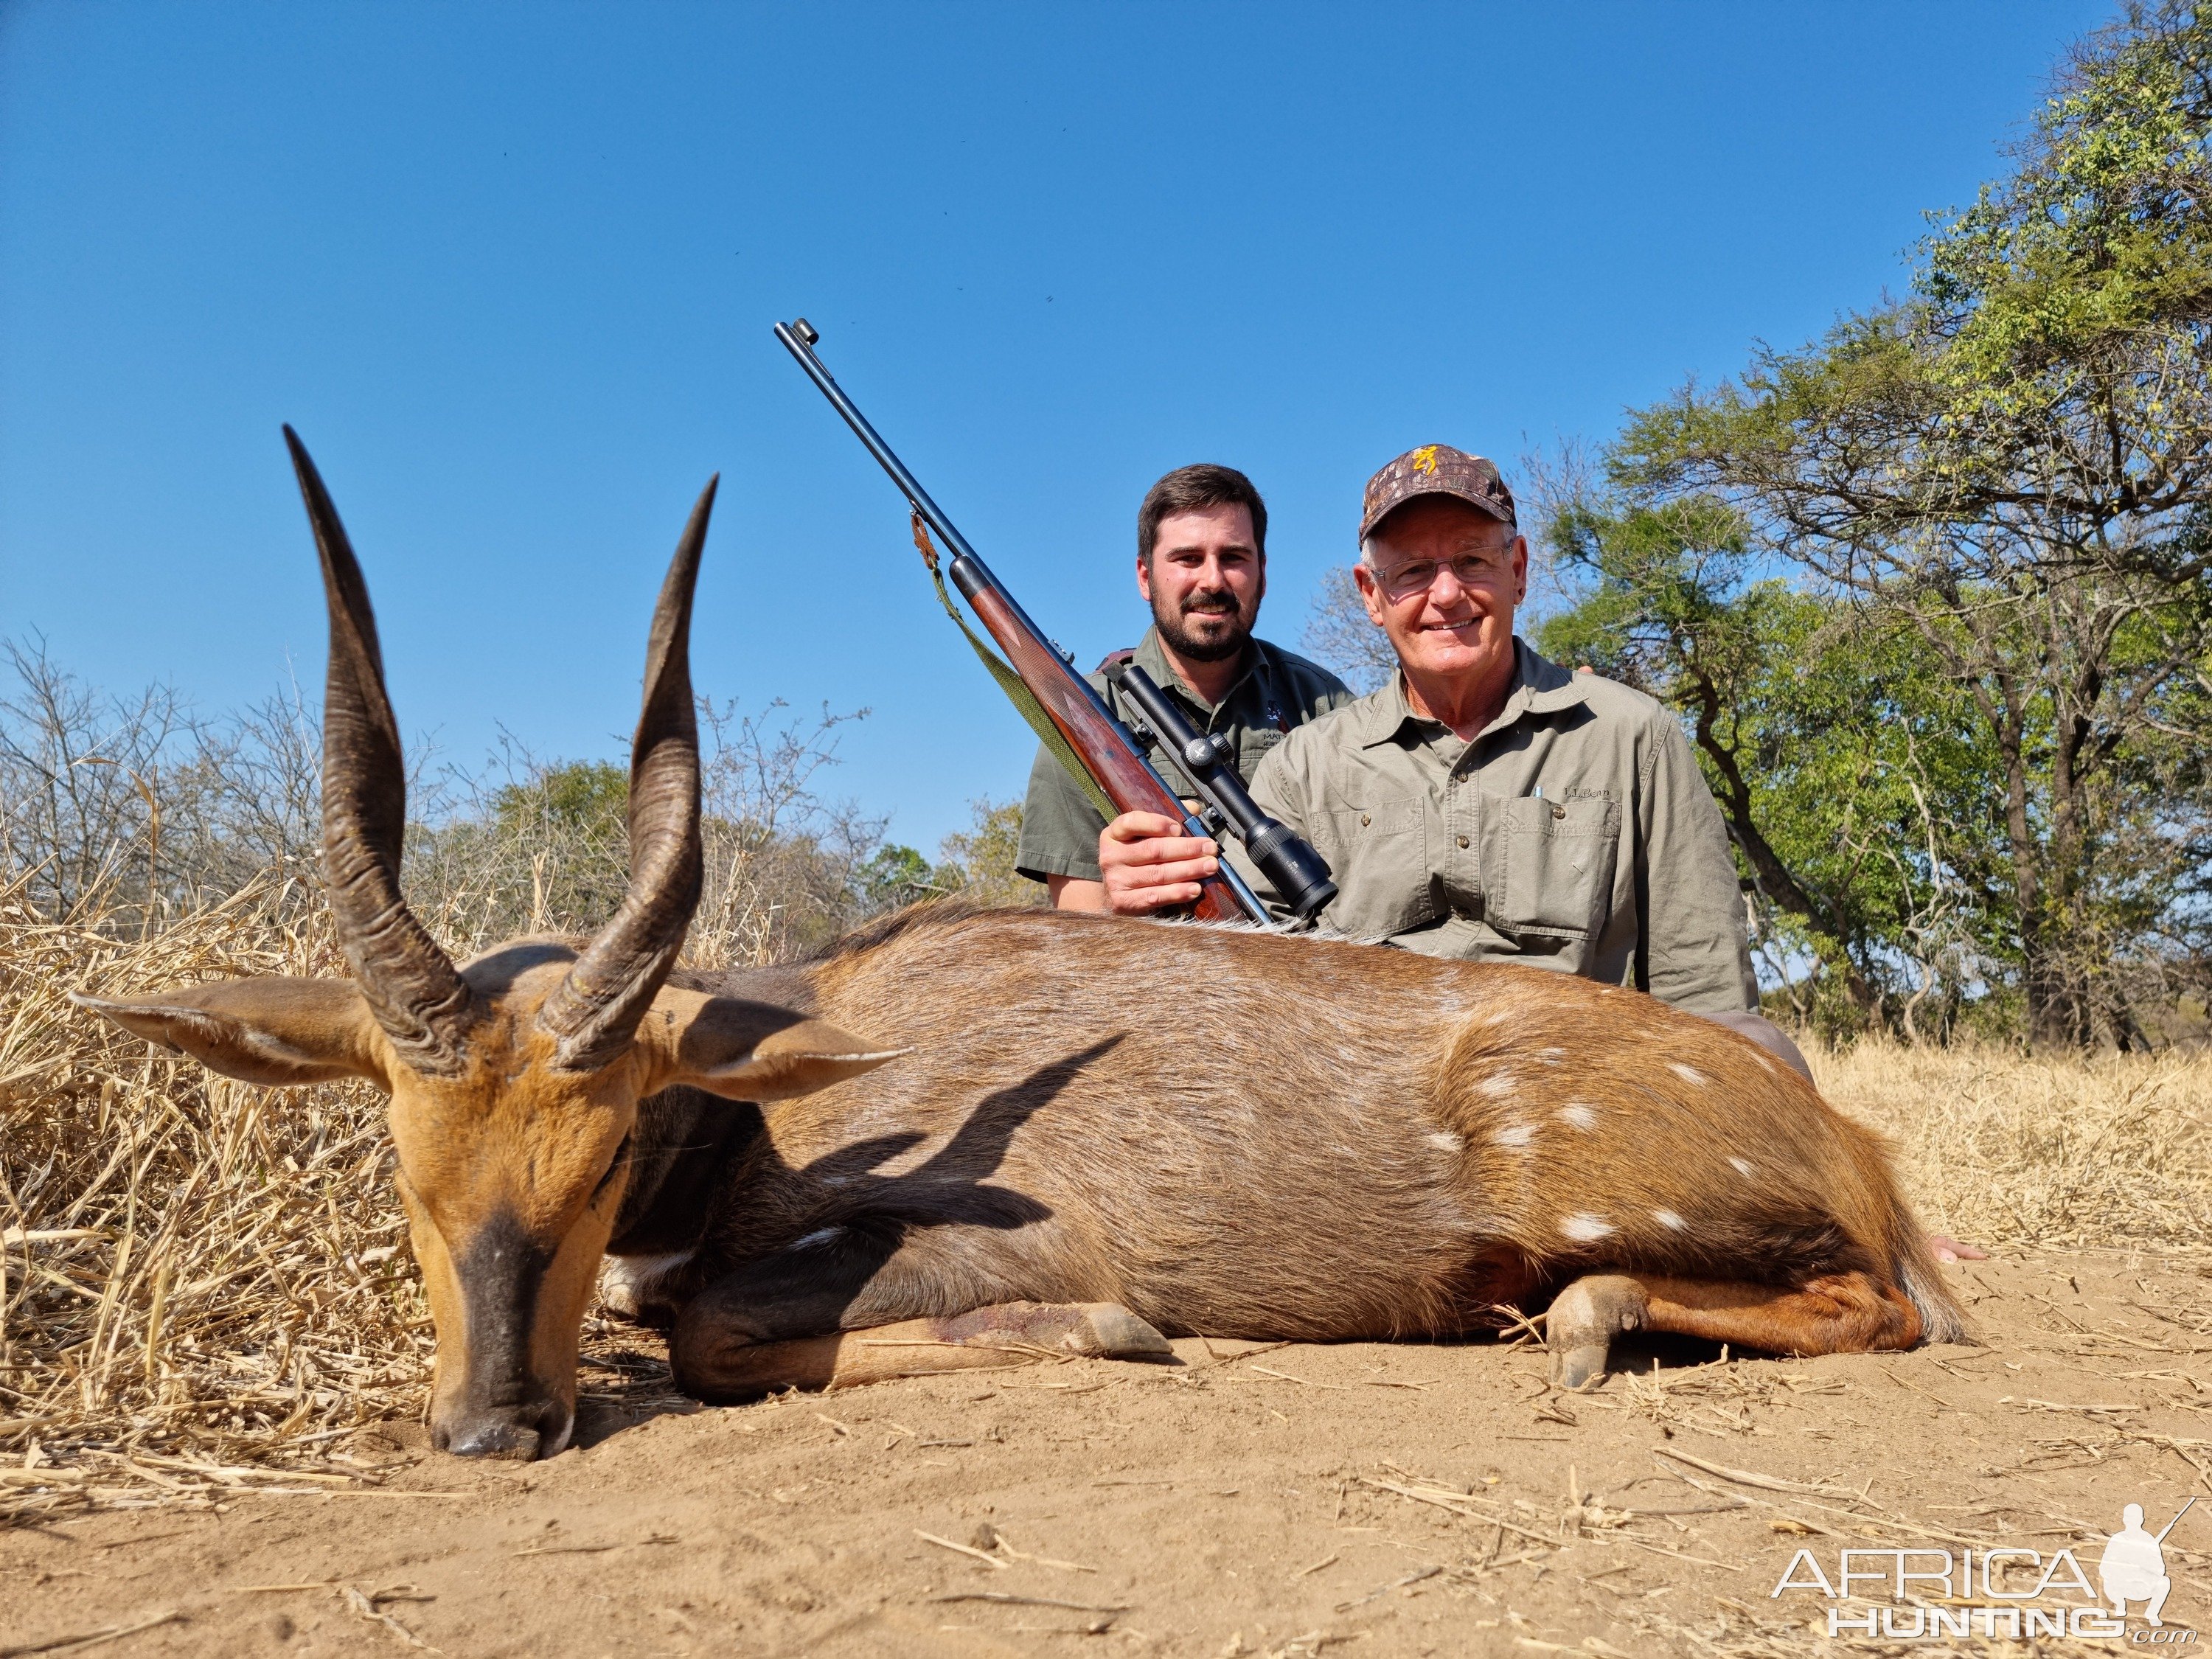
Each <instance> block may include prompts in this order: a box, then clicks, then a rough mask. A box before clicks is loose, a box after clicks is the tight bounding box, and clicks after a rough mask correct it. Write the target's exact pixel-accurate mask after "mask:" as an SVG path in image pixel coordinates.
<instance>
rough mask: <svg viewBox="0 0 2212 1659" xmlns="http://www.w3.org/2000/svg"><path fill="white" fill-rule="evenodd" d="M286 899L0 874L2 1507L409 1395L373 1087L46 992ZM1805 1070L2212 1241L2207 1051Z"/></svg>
mask: <svg viewBox="0 0 2212 1659" xmlns="http://www.w3.org/2000/svg"><path fill="white" fill-rule="evenodd" d="M280 896H281V895H280V894H278V893H277V892H276V891H275V890H271V889H270V888H267V887H263V886H256V887H252V888H249V889H248V890H246V892H244V893H242V894H240V895H239V896H236V897H234V898H233V899H232V900H230V901H228V902H226V903H223V904H222V905H219V906H216V907H213V908H209V909H207V910H204V911H203V912H200V913H197V914H195V915H188V916H185V917H183V918H181V919H179V920H176V921H173V923H172V924H171V925H170V926H168V927H166V928H165V929H163V930H162V931H161V932H159V933H155V934H154V935H153V936H152V937H150V938H149V939H145V940H143V941H119V940H118V939H115V938H113V937H111V936H110V935H109V934H107V933H103V932H101V931H99V930H96V929H88V928H85V927H71V926H68V925H64V924H60V923H56V922H53V921H48V920H46V919H45V918H43V917H41V916H40V915H38V914H36V913H35V912H33V910H32V909H31V908H29V907H28V906H27V903H26V902H24V896H23V895H22V893H21V891H20V890H0V1522H4V1521H5V1520H6V1519H7V1518H9V1517H10V1516H15V1517H17V1518H35V1517H37V1516H41V1515H50V1514H52V1513H55V1512H58V1511H67V1510H73V1509H79V1508H82V1507H85V1506H88V1505H94V1504H136V1503H148V1502H165V1503H174V1502H179V1501H184V1502H195V1503H208V1502H211V1501H215V1500H216V1498H220V1496H221V1495H222V1492H225V1491H226V1490H228V1489H232V1488H234V1487H236V1486H240V1485H241V1484H255V1485H266V1484H274V1485H279V1486H281V1485H283V1484H286V1483H288V1482H290V1483H299V1482H302V1481H309V1482H312V1481H316V1480H320V1481H325V1482H327V1481H329V1480H333V1479H337V1478H343V1479H346V1480H353V1479H357V1478H364V1477H365V1476H366V1475H367V1474H368V1466H367V1465H365V1464H362V1463H356V1462H352V1460H351V1458H350V1457H349V1455H348V1453H347V1450H346V1447H347V1443H348V1439H349V1436H350V1434H351V1433H352V1432H353V1431H356V1429H359V1428H360V1427H362V1426H363V1425H369V1424H373V1423H375V1422H378V1421H381V1420H385V1419H391V1418H394V1417H400V1418H407V1417H415V1416H417V1415H419V1413H420V1412H421V1411H422V1406H423V1402H424V1399H425V1395H426V1393H427V1379H428V1361H429V1358H430V1351H431V1335H430V1328H429V1323H428V1317H427V1315H426V1313H425V1311H424V1310H423V1305H422V1298H421V1295H420V1291H419V1289H418V1287H417V1283H416V1276H415V1273H414V1271H413V1266H412V1261H411V1257H410V1253H409V1250H408V1245H407V1239H406V1233H405V1229H404V1225H403V1223H402V1218H401V1216H400V1212H399V1208H398V1201H397V1200H396V1198H395V1196H394V1194H393V1193H392V1184H391V1170H390V1160H391V1153H390V1147H389V1144H388V1141H387V1139H386V1134H385V1129H384V1119H383V1111H382V1103H381V1100H380V1097H378V1096H377V1095H376V1094H375V1093H374V1091H372V1090H370V1089H369V1088H368V1087H367V1086H366V1085H332V1086H326V1087H318V1088H313V1089H307V1090H300V1091H267V1090H261V1089H256V1088H251V1087H247V1086H246V1085H238V1084H233V1083H228V1082H226V1081H224V1080H222V1079H218V1078H214V1077H212V1076H210V1075H209V1074H208V1073H206V1072H204V1070H202V1069H201V1068H200V1067H199V1066H196V1065H193V1064H191V1063H190V1062H187V1061H185V1060H181V1059H179V1057H176V1056H173V1055H168V1054H159V1053H155V1052H154V1051H152V1050H150V1049H149V1048H148V1047H147V1045H145V1044H143V1043H142V1042H137V1041H136V1040H134V1039H131V1038H129V1037H126V1036H124V1035H123V1034H121V1033H120V1032H118V1031H116V1030H114V1029H113V1028H112V1027H110V1026H108V1025H107V1024H105V1023H104V1022H102V1021H100V1020H98V1019H96V1018H92V1017H90V1016H88V1015H85V1014H82V1013H81V1012H78V1011H76V1009H74V1008H72V1007H71V1006H70V1005H69V1003H68V1002H67V1000H66V994H67V992H68V991H70V989H72V988H76V987H84V988H88V989H94V990H100V991H109V992H117V991H125V990H130V989H134V988H143V987H155V986H161V985H173V984H177V983H179V982H184V981H193V980H199V979H205V978H210V977H216V976H221V975H231V974H242V973H272V972H281V973H304V974H326V975H327V974H336V973H339V972H342V971H343V969H342V968H341V966H340V963H339V961H338V957H337V951H336V949H335V947H334V945H333V944H332V941H331V939H330V937H329V934H328V930H327V924H326V923H325V921H323V920H322V919H321V916H320V914H319V910H318V911H316V912H315V913H314V919H313V920H312V921H294V922H289V923H287V922H284V921H281V920H280V918H281V917H282V916H283V915H285V914H287V911H288V909H289V912H290V913H291V914H294V915H297V914H299V911H300V907H298V906H297V905H292V906H289V907H288V906H285V905H283V904H280V903H279V902H277V901H278V899H279V898H280ZM1815 1064H1816V1066H1817V1068H1818V1069H1819V1071H1820V1073H1821V1078H1822V1082H1823V1085H1824V1086H1825V1087H1826V1089H1827V1091H1829V1094H1830V1096H1831V1097H1832V1099H1834V1100H1835V1101H1836V1102H1837V1103H1838V1104H1839V1105H1841V1106H1843V1107H1844V1108H1845V1109H1848V1110H1850V1111H1853V1112H1855V1113H1857V1114H1858V1115H1861V1116H1863V1117H1864V1118H1866V1119H1868V1120H1869V1121H1873V1122H1875V1123H1878V1124H1880V1125H1881V1126H1882V1127H1885V1128H1887V1129H1888V1130H1889V1131H1890V1132H1891V1133H1893V1134H1895V1135H1896V1136H1897V1137H1898V1138H1899V1143H1900V1150H1901V1152H1902V1155H1903V1158H1904V1160H1905V1166H1906V1170H1907V1176H1908V1179H1909V1181H1910V1182H1911V1184H1912V1186H1913V1188H1914V1189H1915V1191H1916V1193H1917V1196H1918V1200H1919V1203H1920V1205H1921V1207H1922V1210H1923V1214H1924V1216H1925V1217H1926V1218H1927V1219H1928V1220H1929V1223H1930V1225H1935V1226H1937V1227H1941V1228H1942V1229H1944V1230H1945V1231H1951V1232H1954V1233H1955V1234H1957V1235H1959V1236H1960V1237H1968V1238H1973V1239H1977V1240H1978V1241H1980V1242H1982V1243H1987V1244H1990V1245H1993V1246H1996V1247H2001V1248H2002V1247H2006V1246H2054V1245H2055V1246H2074V1245H2099V1244H2127V1245H2156V1246H2160V1247H2163V1248H2167V1249H2187V1250H2191V1251H2194V1250H2199V1249H2208V1248H2212V1058H2206V1057H2203V1056H2201V1055H2193V1054H2192V1055H2184V1054H2164V1055H2158V1056H2150V1057H2106V1058H2100V1059H2093V1060H2030V1059H2025V1058H2021V1057H2018V1056H2015V1055H2012V1054H2005V1053H2002V1052H2000V1051H1997V1050H1994V1049H1968V1050H1954V1051H1950V1052H1942V1051H1924V1050H1912V1049H1904V1048H1893V1047H1888V1046H1885V1045H1878V1044H1867V1045H1863V1046H1861V1047H1860V1048H1857V1049H1854V1050H1851V1051H1849V1052H1847V1053H1844V1054H1831V1055H1825V1056H1821V1057H1819V1058H1818V1059H1817V1060H1816V1061H1815ZM602 1358H608V1359H609V1362H610V1365H611V1370H613V1372H615V1373H616V1374H617V1378H616V1380H617V1381H618V1382H619V1381H621V1380H622V1374H624V1373H627V1372H634V1371H639V1370H641V1368H640V1367H639V1366H638V1365H636V1364H625V1363H623V1358H622V1357H610V1356H602ZM629 1380H630V1381H631V1382H633V1383H635V1384H637V1385H639V1386H646V1385H648V1384H650V1383H653V1379H652V1378H650V1377H647V1376H642V1375H640V1376H635V1377H634V1378H630V1379H629Z"/></svg>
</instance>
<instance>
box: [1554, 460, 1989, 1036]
mask: <svg viewBox="0 0 2212 1659" xmlns="http://www.w3.org/2000/svg"><path fill="white" fill-rule="evenodd" d="M1546 539H1547V543H1548V544H1549V547H1550V550H1551V551H1552V552H1553V555H1554V556H1555V557H1556V558H1558V560H1559V562H1560V565H1561V567H1562V568H1563V570H1564V571H1565V572H1566V573H1567V574H1570V575H1571V577H1573V578H1574V579H1576V580H1577V581H1578V583H1579V584H1580V589H1579V592H1578V595H1577V603H1575V604H1574V605H1571V607H1570V608H1568V609H1566V610H1565V611H1561V612H1560V613H1559V614H1558V615H1556V616H1554V617H1552V618H1550V619H1549V620H1548V621H1547V622H1546V623H1544V624H1543V626H1542V628H1541V630H1540V632H1539V635H1538V644H1539V647H1540V648H1541V649H1542V650H1543V652H1544V653H1545V654H1546V655H1547V656H1550V657H1553V659H1557V660H1560V661H1567V662H1576V663H1587V664H1589V665H1591V666H1592V667H1594V668H1595V670H1596V671H1598V672H1600V673H1601V674H1604V675H1606V676H1607V677H1608V678H1613V679H1618V680H1621V681H1623V682H1625V683H1626V684H1631V685H1633V686H1636V687H1637V688H1638V689H1639V690H1644V691H1645V692H1647V693H1649V694H1650V696H1654V697H1656V698H1658V699H1659V700H1660V701H1661V702H1664V703H1667V704H1668V705H1669V706H1670V707H1672V708H1674V709H1675V710H1676V711H1678V712H1679V713H1680V714H1681V715H1682V717H1683V720H1684V723H1685V725H1686V728H1687V729H1688V731H1689V732H1690V734H1691V737H1692V743H1693V745H1694V748H1695V750H1696V753H1697V756H1698V759H1699V765H1700V767H1701V769H1703V771H1704V773H1705V780H1706V782H1707V784H1708V785H1709V786H1710V787H1711V789H1712V791H1713V796H1714V799H1715V800H1716V801H1717V803H1718V804H1719V805H1720V808H1721V811H1722V815H1723V818H1724V819H1725V820H1726V821H1727V823H1728V826H1729V836H1730V839H1731V840H1732V841H1733V842H1734V843H1735V849H1736V854H1737V860H1738V865H1739V868H1740V870H1741V873H1742V876H1743V879H1744V881H1745V884H1746V887H1747V891H1748V892H1749V893H1751V895H1752V896H1753V907H1754V912H1755V914H1756V915H1757V917H1758V919H1759V927H1758V929H1757V932H1756V933H1755V939H1756V943H1757V944H1758V945H1759V948H1760V950H1761V951H1762V953H1763V954H1764V955H1765V957H1767V959H1768V963H1769V968H1770V973H1769V977H1770V979H1771V980H1774V981H1778V982H1779V983H1780V984H1781V985H1782V986H1783V987H1784V995H1785V998H1786V999H1787V1000H1790V1001H1791V1002H1792V1003H1793V1006H1792V1008H1791V1010H1790V1012H1792V1013H1793V1014H1794V1015H1795V1016H1796V1018H1797V1019H1799V1020H1800V1021H1805V1022H1810V1023H1813V1024H1817V1025H1819V1026H1821V1027H1823V1028H1825V1029H1827V1030H1831V1031H1832V1032H1837V1033H1840V1032H1842V1031H1845V1030H1854V1029H1857V1028H1858V1027H1860V1026H1862V1025H1863V1024H1866V1023H1868V1022H1869V1021H1875V1020H1880V1021H1886V1022H1890V1023H1895V1024H1899V1025H1900V1026H1902V1027H1903V1028H1904V1029H1905V1030H1908V1031H1923V1030H1941V1029H1944V1028H1945V1027H1947V1026H1948V1024H1950V1023H1951V1022H1952V1021H1953V1020H1954V1019H1955V1018H1956V1017H1957V1015H1958V1013H1959V1011H1960V993H1961V991H1962V989H1963V987H1962V984H1961V976H1960V975H1959V974H1958V973H1957V972H1956V971H1955V970H1956V969H1957V968H1958V967H1959V966H1960V964H1961V963H1962V961H1963V960H1964V959H1965V958H1966V957H1967V956H1968V955H1970V954H1971V951H1972V940H1971V938H1970V935H1969V933H1968V930H1967V929H1966V927H1965V925H1964V922H1965V919H1964V917H1963V916H1962V915H1961V914H1960V911H1961V907H1962V902H1963V899H1964V895H1963V894H1962V893H1961V892H1960V890H1959V883H1960V877H1959V873H1958V872H1957V871H1956V869H1955V868H1954V867H1953V866H1952V865H1951V862H1950V855H1951V853H1952V850H1953V849H1954V848H1956V847H1958V846H1959V845H1960V843H1961V842H1962V841H1967V840H1974V839H1977V838H1979V839H1985V838H1986V830H1987V823H1986V818H1987V814H1986V813H1984V814H1983V815H1982V817H1983V818H1984V822H1983V823H1969V824H1961V823H1958V822H1957V821H1956V820H1955V818H1954V817H1952V816H1951V815H1950V814H1951V813H1952V811H1954V809H1955V806H1956V804H1958V803H1972V802H1978V801H1987V800H1988V799H1991V798H1992V788H1991V785H1992V779H1991V778H1990V775H1989V771H1988V768H1987V766H1986V764H1985V757H1983V756H1981V755H1979V754H1978V752H1977V751H1976V750H1975V749H1974V747H1973V745H1972V744H1971V743H1970V742H1968V741H1966V740H1965V739H1964V738H1962V737H1961V735H1960V733H1961V730H1962V727H1963V726H1964V723H1965V722H1964V719H1963V711H1962V710H1961V708H1960V704H1959V699H1958V697H1957V696H1956V693H1955V690H1954V688H1952V687H1951V686H1949V685H1948V684H1947V683H1946V682H1945V681H1944V680H1943V679H1942V677H1941V676H1940V675H1938V674H1935V673H1932V672H1931V671H1929V660H1928V658H1927V655H1926V653H1924V652H1923V651H1920V650H1918V649H1917V648H1916V647H1915V642H1914V641H1912V640H1911V638H1910V637H1909V636H1907V635H1905V634H1903V633H1901V632H1900V631H1899V630H1898V629H1895V628H1894V627H1889V628H1885V627H1884V626H1883V625H1882V624H1881V623H1879V622H1878V621H1875V620H1874V619H1871V618H1869V617H1867V616H1865V615H1864V614H1863V613H1862V612H1860V611H1857V609H1855V608H1854V607H1852V606H1850V605H1847V604H1844V603H1842V602H1840V601H1838V600H1837V599H1832V598H1823V597H1820V596H1816V595H1814V594H1812V593H1808V592H1803V591H1802V590H1801V589H1798V588H1796V587H1793V586H1790V584H1788V583H1787V582H1785V581H1783V580H1779V579H1778V578H1775V577H1771V576H1770V577H1765V578H1763V579H1757V580H1754V579H1753V575H1752V571H1751V563H1750V560H1749V558H1748V549H1749V546H1750V538H1749V534H1748V531H1747V526H1746V525H1745V524H1744V521H1743V520H1742V519H1741V517H1740V516H1739V515H1737V514H1736V513H1734V512H1732V511H1731V510H1729V508H1728V507H1725V506H1724V505H1723V504H1722V503H1720V502H1718V501H1715V500H1713V499H1711V498H1710V497H1706V498H1692V499H1686V500H1682V501H1668V502H1665V503H1662V505H1660V506H1658V507H1638V506H1634V505H1632V504H1623V505H1620V506H1619V507H1617V508H1616V509H1615V510H1613V511H1611V512H1607V511H1604V510H1601V509H1600V508H1599V507H1595V506H1594V505H1593V504H1592V503H1591V502H1589V501H1587V500H1585V501H1576V502H1571V503H1569V504H1568V505H1566V506H1565V507H1562V508H1561V509H1560V510H1559V512H1558V513H1556V514H1555V515H1554V517H1553V521H1552V523H1551V524H1550V525H1549V526H1547V529H1546ZM1808 968H1810V969H1814V971H1812V972H1808V971H1807V969H1808ZM1944 969H1950V970H1952V971H1949V972H1945V971H1943V970H1944ZM1931 994H1933V995H1934V997H1935V999H1936V1000H1935V1005H1934V1006H1928V1000H1929V997H1930V995H1931Z"/></svg>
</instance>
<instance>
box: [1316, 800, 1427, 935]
mask: <svg viewBox="0 0 2212 1659" xmlns="http://www.w3.org/2000/svg"><path fill="white" fill-rule="evenodd" d="M1425 809H1426V803H1425V801H1424V800H1423V799H1421V798H1419V797H1418V796H1403V797H1398V798H1392V799H1381V800H1376V801H1375V802H1373V803H1372V804H1370V805H1366V806H1353V807H1345V808H1340V809H1339V810H1337V811H1329V812H1323V813H1321V814H1319V815H1318V817H1317V818H1316V822H1315V823H1314V825H1313V842H1314V850H1315V851H1316V852H1317V853H1319V854H1321V855H1322V858H1323V859H1325V860H1328V870H1329V876H1330V878H1331V879H1332V880H1334V882H1335V883H1336V897H1335V898H1334V899H1333V900H1331V901H1330V902H1329V906H1328V908H1327V909H1326V910H1324V911H1322V917H1321V920H1322V926H1323V927H1328V929H1330V930H1331V931H1332V932H1334V933H1344V934H1347V935H1349V936H1351V937H1352V938H1354V939H1387V938H1389V937H1390V936H1391V935H1392V934H1395V933H1404V932H1405V931H1406V930H1407V929H1408V928H1411V927H1419V926H1421V925H1422V924H1423V923H1424V922H1427V921H1433V920H1434V919H1435V918H1436V915H1437V908H1436V903H1435V900H1434V898H1433V897H1432V896H1431V890H1430V882H1429V869H1428V834H1427V823H1428V813H1427V811H1426V810H1425Z"/></svg>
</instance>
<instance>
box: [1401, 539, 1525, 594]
mask: <svg viewBox="0 0 2212 1659" xmlns="http://www.w3.org/2000/svg"><path fill="white" fill-rule="evenodd" d="M1367 568H1369V569H1370V570H1372V571H1374V573H1375V580H1376V581H1377V582H1378V583H1380V584H1381V585H1382V588H1383V592H1385V593H1388V594H1389V596H1390V597H1391V598H1392V599H1410V598H1411V597H1412V596H1413V595H1414V594H1416V593H1425V592H1428V591H1429V589H1430V588H1431V587H1433V586H1436V581H1437V572H1438V571H1440V570H1443V569H1447V568H1449V570H1450V571H1451V573H1452V580H1454V581H1455V582H1457V583H1458V584H1459V585H1460V586H1462V587H1485V586H1490V585H1492V584H1493V583H1497V582H1502V581H1504V580H1506V579H1507V578H1508V577H1510V575H1511V574H1512V571H1513V544H1512V543H1510V542H1508V543H1507V544H1505V545H1504V547H1500V548H1493V549H1492V550H1490V551H1489V552H1486V553H1462V554H1461V555H1460V556H1458V557H1457V558H1455V559H1449V560H1446V561H1444V562H1441V563H1439V562H1437V560H1435V559H1416V560H1414V561H1413V563H1411V564H1406V565H1401V566H1399V567H1398V568H1396V569H1395V570H1387V571H1386V570H1376V568H1375V567H1374V566H1373V565H1371V564H1370V565H1369V566H1368V567H1367Z"/></svg>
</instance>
